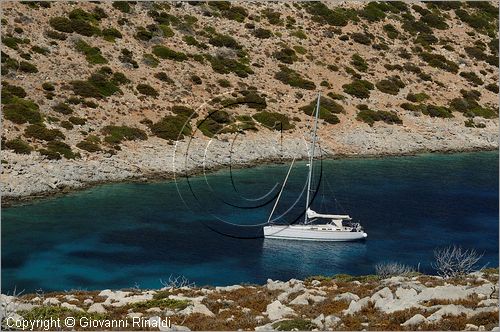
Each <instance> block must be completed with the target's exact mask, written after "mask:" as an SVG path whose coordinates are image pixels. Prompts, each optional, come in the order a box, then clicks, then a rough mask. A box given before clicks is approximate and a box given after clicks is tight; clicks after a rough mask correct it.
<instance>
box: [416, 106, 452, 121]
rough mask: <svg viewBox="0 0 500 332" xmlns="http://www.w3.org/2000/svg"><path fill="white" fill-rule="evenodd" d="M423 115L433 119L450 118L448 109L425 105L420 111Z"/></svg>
mask: <svg viewBox="0 0 500 332" xmlns="http://www.w3.org/2000/svg"><path fill="white" fill-rule="evenodd" d="M422 113H424V114H425V115H429V116H430V117H433V118H452V117H453V114H451V111H450V109H448V108H447V107H444V106H435V105H427V106H426V107H425V109H424V110H423V111H422Z"/></svg>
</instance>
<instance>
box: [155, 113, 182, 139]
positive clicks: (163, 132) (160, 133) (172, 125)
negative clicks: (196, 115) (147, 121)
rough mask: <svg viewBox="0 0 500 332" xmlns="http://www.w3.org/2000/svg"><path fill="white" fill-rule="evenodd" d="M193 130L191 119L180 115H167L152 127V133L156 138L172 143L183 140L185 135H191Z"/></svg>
mask: <svg viewBox="0 0 500 332" xmlns="http://www.w3.org/2000/svg"><path fill="white" fill-rule="evenodd" d="M191 130H192V128H191V125H190V124H189V119H188V118H186V117H185V116H179V115H176V116H172V115H167V116H165V117H163V118H162V119H161V120H160V121H158V122H156V123H154V124H152V125H151V131H152V132H153V134H154V135H155V136H157V137H160V138H163V139H166V140H170V141H173V140H178V139H183V138H184V136H185V135H191Z"/></svg>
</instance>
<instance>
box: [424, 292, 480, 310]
mask: <svg viewBox="0 0 500 332" xmlns="http://www.w3.org/2000/svg"><path fill="white" fill-rule="evenodd" d="M479 301H481V300H480V299H479V297H478V296H477V294H471V295H469V296H468V297H467V298H465V299H459V300H442V299H441V300H438V299H432V300H429V301H424V302H421V303H420V304H422V305H424V306H426V307H432V306H435V305H448V304H455V305H462V306H464V307H467V308H476V307H477V305H478V303H479Z"/></svg>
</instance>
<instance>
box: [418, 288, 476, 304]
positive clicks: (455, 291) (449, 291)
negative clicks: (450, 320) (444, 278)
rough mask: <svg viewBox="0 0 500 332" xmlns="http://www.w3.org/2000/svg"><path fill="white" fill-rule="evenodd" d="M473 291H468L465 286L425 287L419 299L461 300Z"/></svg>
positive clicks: (419, 300)
mask: <svg viewBox="0 0 500 332" xmlns="http://www.w3.org/2000/svg"><path fill="white" fill-rule="evenodd" d="M469 294H471V291H468V290H467V289H466V288H465V287H464V286H455V285H448V286H437V287H433V288H425V289H424V290H422V292H420V294H418V295H417V298H416V299H417V301H418V302H421V301H429V300H433V299H435V300H450V301H454V300H460V299H466V298H467V297H468V296H469Z"/></svg>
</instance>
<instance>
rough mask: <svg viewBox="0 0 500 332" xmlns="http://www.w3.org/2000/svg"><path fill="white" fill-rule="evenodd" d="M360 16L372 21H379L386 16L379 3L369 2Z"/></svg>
mask: <svg viewBox="0 0 500 332" xmlns="http://www.w3.org/2000/svg"><path fill="white" fill-rule="evenodd" d="M382 5H383V4H382ZM359 16H361V17H363V18H365V19H367V20H368V21H370V22H377V21H381V20H383V19H384V18H385V12H384V11H383V10H382V9H380V4H379V3H377V2H369V3H367V4H366V5H365V7H364V8H363V9H362V10H361V11H360V13H359Z"/></svg>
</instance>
